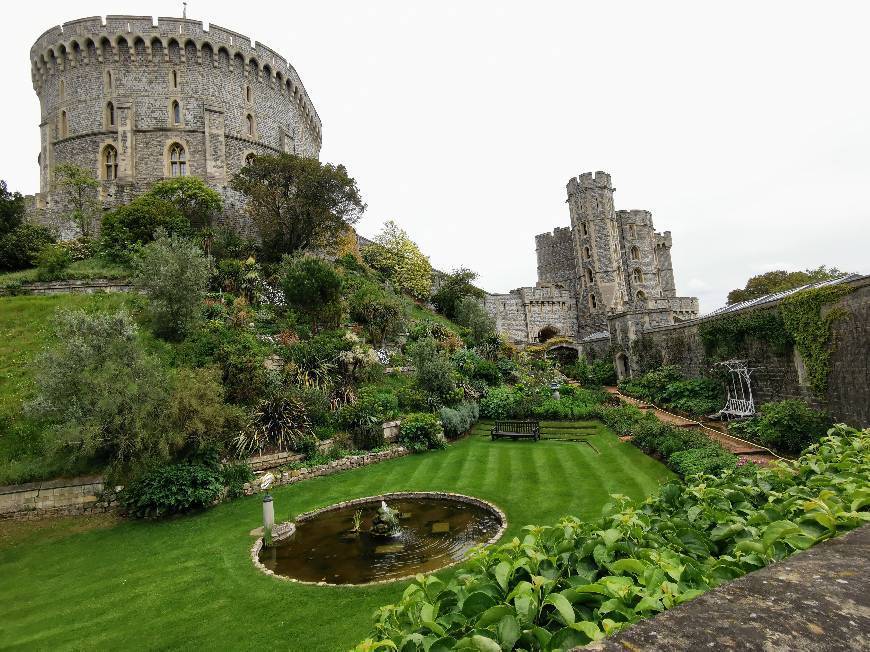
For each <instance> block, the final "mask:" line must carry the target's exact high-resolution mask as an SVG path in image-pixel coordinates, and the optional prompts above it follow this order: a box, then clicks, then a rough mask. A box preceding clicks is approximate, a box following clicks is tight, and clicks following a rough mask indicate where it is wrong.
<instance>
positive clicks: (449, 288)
mask: <svg viewBox="0 0 870 652" xmlns="http://www.w3.org/2000/svg"><path fill="white" fill-rule="evenodd" d="M475 280H477V273H476V272H473V271H471V270H470V269H468V268H466V267H460V268H459V269H454V270H453V271H452V272H451V273H450V274H444V275H442V277H441V279H440V284H439V287H438V290H437V291H436V292H435V293H434V294H433V295H432V303H433V304H435V308H436V310H438V312H440V313H441V314H442V315H445V316H446V317H448V318H450V319H454V318H455V317H456V309H457V304H458V303H459V302H460V301H461V300H462V299H464V298H465V297H472V298H477V299H482V298H483V296H484V294H485V293H484V291H483V290H481V289H480V288H478V287H476V286H475V285H474V281H475Z"/></svg>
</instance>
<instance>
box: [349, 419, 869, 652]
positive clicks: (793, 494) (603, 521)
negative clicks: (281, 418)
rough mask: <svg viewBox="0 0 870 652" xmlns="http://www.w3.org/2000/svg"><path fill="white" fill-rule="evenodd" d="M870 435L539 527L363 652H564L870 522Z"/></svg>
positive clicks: (840, 434) (399, 612) (376, 635)
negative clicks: (462, 651)
mask: <svg viewBox="0 0 870 652" xmlns="http://www.w3.org/2000/svg"><path fill="white" fill-rule="evenodd" d="M868 450H870V430H864V431H863V432H859V431H856V430H853V429H850V428H848V427H846V426H843V425H840V426H837V427H836V428H835V429H834V430H832V436H829V437H826V438H825V439H823V440H822V442H821V444H819V445H818V446H815V447H811V448H810V449H809V450H807V451H806V452H805V453H804V455H803V457H801V459H799V460H798V461H797V462H794V463H789V464H774V465H772V466H770V467H767V468H760V467H757V466H756V465H753V464H748V465H745V466H743V467H740V468H738V469H735V470H726V471H723V472H721V473H717V474H716V475H705V476H701V477H699V478H698V479H697V480H694V482H695V483H696V484H692V483H689V484H684V483H682V482H676V481H675V482H671V483H669V484H667V485H665V486H664V487H663V488H662V489H661V491H660V492H659V493H658V494H657V495H656V496H653V497H651V498H648V499H646V500H645V501H644V502H643V503H641V504H636V503H633V502H631V501H630V500H629V499H628V498H626V497H625V496H619V495H615V496H614V497H613V498H614V499H613V501H612V502H611V504H610V505H608V506H607V507H606V508H605V513H604V515H603V516H602V517H601V518H598V519H593V520H588V521H587V520H582V519H579V518H575V517H566V518H563V519H562V520H560V521H559V523H557V524H555V525H549V526H527V527H525V528H524V533H523V536H522V539H520V538H516V537H515V538H513V539H512V540H510V541H507V542H505V543H502V544H501V545H497V546H492V547H490V548H488V549H486V550H483V551H481V552H479V553H477V554H476V555H475V556H474V557H473V558H472V560H471V561H470V562H469V563H468V564H467V565H466V566H464V567H462V568H460V570H459V571H458V572H456V573H455V574H453V575H451V576H450V578H449V579H447V580H442V579H440V578H438V577H436V576H434V575H430V576H418V578H417V580H416V581H415V582H414V583H412V584H411V585H410V586H409V587H408V588H407V589H406V590H405V591H404V592H403V594H402V597H401V598H400V599H399V601H398V602H397V603H396V604H391V605H386V606H384V607H382V608H380V609H378V611H377V612H376V615H375V618H376V623H375V626H374V631H373V632H372V635H373V638H371V639H369V640H367V641H365V642H363V643H361V644H360V645H359V646H358V647H357V648H356V649H357V651H358V652H362V651H363V650H365V651H367V652H385V651H386V650H392V649H402V650H413V651H417V652H419V651H420V650H425V649H435V648H436V647H437V648H438V649H476V650H493V651H495V650H499V649H501V650H563V649H568V648H571V647H574V646H577V645H586V644H587V643H589V642H591V641H595V640H598V639H601V638H603V637H605V636H608V635H611V634H614V633H616V632H618V631H620V630H622V629H625V628H626V627H628V626H629V625H631V624H632V623H635V622H637V621H639V620H641V619H644V618H648V617H651V616H653V615H655V614H656V613H659V612H662V611H664V610H666V609H669V608H671V607H673V606H676V605H678V604H682V603H684V602H686V601H688V600H691V599H692V598H694V597H696V596H698V595H700V594H701V593H703V592H705V591H707V590H708V589H710V588H713V587H715V586H717V585H719V584H722V583H723V582H727V581H729V580H732V579H734V578H736V577H740V576H742V575H744V574H746V573H748V572H751V571H754V570H756V569H758V568H761V567H764V566H766V565H768V564H770V563H772V562H775V561H779V560H782V559H785V558H786V557H788V556H790V555H791V554H793V553H794V552H797V551H800V550H805V549H807V548H809V547H811V546H813V545H815V544H817V543H819V542H820V541H824V540H826V539H829V538H831V537H834V536H837V535H838V534H841V533H843V532H845V531H847V530H851V529H853V528H856V527H859V526H861V525H863V524H865V523H867V522H868V521H870V498H868V492H867V486H868V485H870V457H868V455H867V451H868Z"/></svg>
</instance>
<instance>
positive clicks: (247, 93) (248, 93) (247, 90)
mask: <svg viewBox="0 0 870 652" xmlns="http://www.w3.org/2000/svg"><path fill="white" fill-rule="evenodd" d="M250 101H251V87H250V86H245V102H250Z"/></svg>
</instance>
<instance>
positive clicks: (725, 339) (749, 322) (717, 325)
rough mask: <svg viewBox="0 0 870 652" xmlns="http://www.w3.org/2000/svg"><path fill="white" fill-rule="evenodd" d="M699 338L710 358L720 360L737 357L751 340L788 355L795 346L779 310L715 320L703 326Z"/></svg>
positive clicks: (699, 331)
mask: <svg viewBox="0 0 870 652" xmlns="http://www.w3.org/2000/svg"><path fill="white" fill-rule="evenodd" d="M698 334H699V335H700V336H701V341H702V342H703V344H704V350H705V351H706V352H707V355H710V356H712V357H718V358H728V357H732V356H734V355H735V354H736V353H737V351H738V349H739V348H740V346H741V345H742V344H743V343H744V342H745V341H746V340H747V339H748V338H753V339H757V340H761V341H763V342H766V343H767V344H770V345H771V346H772V347H773V348H774V349H775V350H776V351H777V352H779V353H785V351H787V350H788V347H789V345H791V344H793V343H794V339H793V337H792V335H791V333H790V332H789V330H788V329H787V328H786V326H785V323H784V321H783V316H782V314H781V312H780V311H779V310H764V311H753V312H749V313H746V314H743V315H734V316H733V317H724V318H721V319H715V320H712V321H709V322H706V323H704V324H701V326H700V327H699V328H698Z"/></svg>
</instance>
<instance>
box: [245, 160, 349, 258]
mask: <svg viewBox="0 0 870 652" xmlns="http://www.w3.org/2000/svg"><path fill="white" fill-rule="evenodd" d="M230 185H231V186H232V187H233V188H234V189H235V190H237V191H238V192H241V193H242V194H244V195H245V197H246V198H247V200H248V206H247V209H248V212H249V214H250V216H251V218H252V220H253V222H254V224H255V225H256V227H257V230H258V231H259V232H260V237H261V239H262V242H263V255H264V257H265V258H266V259H267V260H272V261H275V260H279V259H280V258H281V256H282V255H284V254H294V253H297V252H301V251H305V250H307V249H311V248H318V247H319V248H328V247H330V246H331V245H332V244H334V242H335V241H336V240H337V239H338V238H339V237H340V235H341V234H342V233H343V232H344V231H345V230H346V229H347V227H348V225H350V224H354V223H355V222H356V221H357V220H359V218H360V216H361V215H362V213H363V211H364V210H365V204H364V203H363V201H362V198H361V197H360V193H359V188H357V184H356V181H355V180H354V179H353V178H352V177H350V176H348V174H347V170H346V169H345V167H344V166H343V165H332V164H329V163H321V162H320V161H318V160H317V159H314V158H308V157H300V156H294V155H292V154H279V155H277V156H257V157H255V158H254V159H253V161H252V162H251V163H249V164H248V165H246V166H245V167H243V168H242V169H241V170H240V171H239V172H238V174H236V175H235V176H234V177H233V180H232V182H231V184H230Z"/></svg>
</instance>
